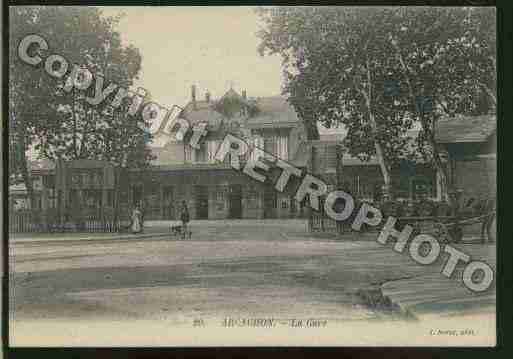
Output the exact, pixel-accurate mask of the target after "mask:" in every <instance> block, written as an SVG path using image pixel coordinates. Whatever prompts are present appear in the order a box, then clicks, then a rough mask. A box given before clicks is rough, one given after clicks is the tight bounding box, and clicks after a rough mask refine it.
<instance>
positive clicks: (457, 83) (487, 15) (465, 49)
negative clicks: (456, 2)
mask: <svg viewBox="0 0 513 359" xmlns="http://www.w3.org/2000/svg"><path fill="white" fill-rule="evenodd" d="M396 19H397V20H398V21H397V22H396V26H395V28H394V29H392V31H391V32H390V33H389V34H388V41H389V42H390V43H391V44H392V46H393V48H394V50H395V52H394V55H395V57H396V59H397V61H398V62H399V66H400V67H399V68H400V77H399V78H398V80H399V83H400V87H401V89H402V90H401V91H402V92H403V93H405V94H406V97H405V98H406V104H407V106H408V107H409V108H410V111H411V112H412V113H413V116H414V118H416V119H417V120H418V121H419V123H420V125H421V127H422V130H421V132H420V133H419V137H418V139H417V140H418V145H419V146H418V149H419V150H420V152H421V154H422V155H423V158H424V160H427V161H429V162H431V163H432V164H433V167H434V168H435V169H436V170H437V172H438V173H439V175H440V178H441V184H442V196H443V197H444V198H445V199H446V200H448V201H449V200H450V198H449V197H448V196H447V194H448V192H450V191H451V189H449V181H448V178H447V169H446V167H445V165H444V164H443V161H442V159H441V155H440V148H439V145H438V144H437V143H436V140H435V129H436V122H437V121H438V119H440V118H441V117H444V116H445V117H447V116H453V115H455V114H457V113H458V114H466V115H478V114H483V113H488V112H489V111H494V109H495V107H496V102H497V100H496V93H495V88H496V65H495V63H496V61H495V56H496V51H495V10H494V9H493V8H490V9H487V8H484V9H480V10H476V9H472V8H429V9H426V8H400V9H398V10H397V14H396Z"/></svg>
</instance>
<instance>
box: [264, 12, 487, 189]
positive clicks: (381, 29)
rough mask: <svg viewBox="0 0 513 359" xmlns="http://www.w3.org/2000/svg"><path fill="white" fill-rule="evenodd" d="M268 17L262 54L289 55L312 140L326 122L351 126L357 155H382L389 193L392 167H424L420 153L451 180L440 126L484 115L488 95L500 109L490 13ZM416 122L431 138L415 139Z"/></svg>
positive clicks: (294, 90)
mask: <svg viewBox="0 0 513 359" xmlns="http://www.w3.org/2000/svg"><path fill="white" fill-rule="evenodd" d="M485 12H486V11H485ZM260 15H261V19H262V20H263V23H264V29H263V30H262V31H261V32H260V34H259V35H260V38H261V40H262V41H261V44H260V48H259V50H260V52H261V53H262V54H266V53H269V54H279V55H280V56H281V57H282V59H283V68H284V74H285V85H284V93H285V94H287V95H289V101H290V102H291V103H292V105H293V106H294V107H295V108H296V110H297V111H298V113H299V115H300V117H301V118H302V120H303V121H304V122H305V125H306V127H307V129H310V130H309V131H308V133H309V136H310V138H311V139H315V138H316V137H315V136H316V133H315V130H313V128H314V127H315V125H316V122H317V121H320V122H322V123H324V125H326V126H327V127H330V126H332V125H336V124H338V123H342V124H344V125H345V127H346V128H347V130H348V135H347V137H346V139H345V140H344V144H345V146H346V147H347V149H348V151H349V152H350V153H351V154H353V155H355V156H358V157H360V158H361V159H363V160H368V159H369V158H370V157H371V156H376V158H377V160H378V162H379V165H380V168H381V172H382V174H383V179H384V183H385V190H386V191H387V192H389V193H390V185H391V175H390V172H391V171H390V170H391V168H392V166H394V165H395V164H398V163H400V162H404V161H417V160H419V158H418V157H419V156H417V155H418V154H419V153H422V154H423V155H424V156H423V159H424V160H425V159H426V158H427V159H428V160H429V161H430V163H432V164H433V166H434V167H435V168H436V169H437V170H439V172H441V173H442V175H443V177H444V178H446V175H445V172H444V171H445V169H444V166H443V164H442V161H441V159H440V155H439V153H438V152H439V150H438V148H437V144H436V142H435V137H434V131H433V128H434V122H435V120H436V119H437V118H438V117H440V116H441V115H443V114H448V113H449V112H450V111H452V113H466V112H468V111H469V110H470V109H474V110H476V108H477V107H479V106H478V104H479V103H481V105H482V102H483V101H482V99H483V96H482V93H483V92H486V93H487V94H488V95H489V98H490V99H491V102H492V103H493V102H494V101H495V100H494V97H493V92H494V91H493V89H494V81H495V80H494V79H493V75H490V73H493V72H494V66H495V60H494V58H495V50H494V47H495V45H494V43H495V39H494V35H493V34H494V32H493V27H494V19H495V17H494V14H493V13H492V12H490V11H488V12H486V14H485V16H482V13H481V12H479V13H477V10H475V9H470V8H458V9H456V8H414V7H413V8H401V7H394V8H392V7H389V8H381V9H377V8H355V7H336V8H326V7H323V8H311V7H308V8H272V9H261V10H260ZM476 45H477V46H476ZM456 60H457V61H456ZM490 77H492V78H490ZM479 89H481V90H479ZM481 107H483V106H481ZM484 107H486V106H484ZM449 109H450V111H448V110H449ZM415 123H418V124H420V125H421V127H422V131H421V132H420V134H419V136H418V138H417V139H415V141H413V140H412V138H411V136H409V135H408V132H409V130H411V129H412V128H413V125H414V124H415ZM339 157H341V156H339ZM445 182H447V181H445Z"/></svg>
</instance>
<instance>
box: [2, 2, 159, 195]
mask: <svg viewBox="0 0 513 359" xmlns="http://www.w3.org/2000/svg"><path fill="white" fill-rule="evenodd" d="M9 10H10V32H9V34H10V46H9V52H10V53H9V56H10V62H9V63H10V67H9V78H10V81H9V98H10V102H9V105H10V109H9V110H10V115H11V116H10V117H11V127H10V128H11V129H12V131H11V132H10V136H12V137H11V138H13V139H14V138H16V142H17V143H18V146H17V148H16V150H14V151H12V152H13V153H16V156H13V160H15V161H14V165H13V166H12V167H11V168H12V170H14V171H19V172H21V174H22V176H23V180H24V182H25V184H26V187H27V191H28V193H29V196H30V198H31V200H32V201H33V189H32V185H31V182H30V173H29V170H30V169H29V166H28V163H27V157H26V152H27V150H28V148H29V146H30V145H33V147H34V149H35V151H36V152H37V153H39V155H40V156H41V157H43V158H48V159H51V160H57V159H67V160H69V159H79V158H91V159H104V160H109V161H113V162H115V163H117V164H120V163H122V162H123V159H125V160H126V157H127V156H128V157H130V158H133V159H137V161H129V163H130V164H133V163H146V162H147V161H148V160H149V159H150V156H149V152H148V150H147V149H146V147H145V145H144V143H145V141H144V139H145V138H146V137H145V134H144V131H143V130H141V129H140V127H141V126H139V125H140V122H141V121H142V119H141V118H140V117H138V118H136V119H132V118H128V116H127V115H126V109H127V107H126V106H127V105H126V104H123V105H122V106H121V107H120V108H118V109H117V110H115V111H113V110H109V108H108V107H107V106H105V104H106V103H109V102H110V101H108V100H106V101H104V105H103V106H102V105H99V106H91V105H89V104H88V103H87V102H86V101H85V97H86V96H92V94H93V92H94V87H95V82H93V83H92V85H91V86H90V87H89V89H87V90H86V91H78V90H76V89H73V90H72V91H70V92H67V91H64V83H65V82H64V81H65V79H66V78H67V75H65V76H64V77H63V80H55V79H54V78H52V77H50V76H49V75H48V74H47V73H46V72H45V71H44V69H42V68H41V67H33V66H30V65H27V64H25V63H23V62H22V61H21V60H20V59H19V58H18V56H17V46H18V43H19V41H20V40H21V39H22V38H24V37H25V36H26V35H28V34H38V35H40V36H42V37H43V38H45V39H46V40H47V41H48V43H49V46H50V50H49V51H51V52H48V55H49V54H51V53H55V54H59V55H61V56H63V57H64V58H66V60H67V61H68V62H69V64H70V67H71V64H79V65H80V66H84V67H87V69H89V70H90V72H91V73H92V74H93V76H95V78H96V79H98V76H99V75H103V76H104V78H105V79H106V81H105V82H106V84H105V85H104V87H106V86H107V85H108V83H107V81H110V82H113V83H115V84H117V85H119V87H123V88H129V87H130V86H131V85H132V83H133V80H134V79H136V78H137V75H138V73H139V70H140V66H141V56H140V54H139V51H138V50H137V49H136V48H134V47H133V46H125V45H123V44H122V42H121V37H120V34H119V33H118V32H117V31H116V30H115V28H116V26H117V23H118V21H119V17H105V16H103V14H102V12H101V10H99V9H97V8H94V7H61V6H41V7H40V6H29V7H11V8H10V9H9ZM146 139H147V138H146ZM125 154H127V155H125Z"/></svg>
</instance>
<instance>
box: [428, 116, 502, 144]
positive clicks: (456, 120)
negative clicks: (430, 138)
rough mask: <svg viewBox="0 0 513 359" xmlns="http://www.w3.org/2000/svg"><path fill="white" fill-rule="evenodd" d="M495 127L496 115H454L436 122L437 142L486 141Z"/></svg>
mask: <svg viewBox="0 0 513 359" xmlns="http://www.w3.org/2000/svg"><path fill="white" fill-rule="evenodd" d="M496 129H497V117H496V115H481V116H456V117H453V118H445V119H442V120H440V121H438V122H437V124H436V135H435V136H436V141H437V142H439V143H463V142H486V141H487V140H488V138H489V137H490V136H491V135H492V134H493V133H494V132H495V131H496Z"/></svg>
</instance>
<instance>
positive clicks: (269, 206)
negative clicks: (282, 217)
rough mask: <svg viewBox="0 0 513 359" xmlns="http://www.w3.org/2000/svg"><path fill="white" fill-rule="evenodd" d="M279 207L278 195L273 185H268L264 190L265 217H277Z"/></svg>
mask: <svg viewBox="0 0 513 359" xmlns="http://www.w3.org/2000/svg"><path fill="white" fill-rule="evenodd" d="M277 207H278V196H277V194H276V191H275V190H274V188H273V187H266V188H265V190H264V218H276V216H277V213H276V209H277Z"/></svg>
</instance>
